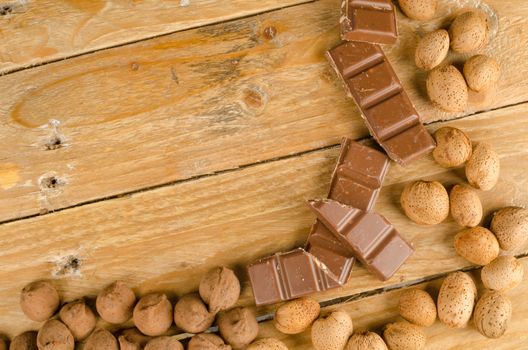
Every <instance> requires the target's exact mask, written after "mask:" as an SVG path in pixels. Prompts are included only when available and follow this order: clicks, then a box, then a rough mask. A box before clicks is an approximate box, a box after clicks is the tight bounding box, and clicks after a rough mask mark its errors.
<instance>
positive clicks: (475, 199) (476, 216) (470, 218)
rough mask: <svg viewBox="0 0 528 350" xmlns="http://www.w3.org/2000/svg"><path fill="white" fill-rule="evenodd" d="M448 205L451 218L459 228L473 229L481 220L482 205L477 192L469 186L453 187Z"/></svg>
mask: <svg viewBox="0 0 528 350" xmlns="http://www.w3.org/2000/svg"><path fill="white" fill-rule="evenodd" d="M449 204H450V207H451V216H452V217H453V219H455V221H456V222H457V223H458V224H459V225H460V226H466V227H475V226H477V225H478V224H479V223H480V221H481V220H482V203H481V202H480V198H479V196H478V194H477V192H476V191H475V190H474V189H472V188H471V187H469V186H466V185H456V186H454V187H453V189H452V190H451V193H450V194H449Z"/></svg>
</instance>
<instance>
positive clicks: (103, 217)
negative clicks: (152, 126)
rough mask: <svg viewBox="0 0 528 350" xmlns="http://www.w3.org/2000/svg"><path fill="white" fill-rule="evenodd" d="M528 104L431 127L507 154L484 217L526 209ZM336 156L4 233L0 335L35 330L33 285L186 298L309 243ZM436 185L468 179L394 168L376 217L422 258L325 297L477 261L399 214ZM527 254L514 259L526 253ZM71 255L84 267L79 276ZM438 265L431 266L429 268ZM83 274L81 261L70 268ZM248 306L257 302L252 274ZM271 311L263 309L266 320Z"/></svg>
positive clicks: (70, 293) (359, 275) (199, 183)
mask: <svg viewBox="0 0 528 350" xmlns="http://www.w3.org/2000/svg"><path fill="white" fill-rule="evenodd" d="M527 112H528V104H522V105H519V106H515V107H510V108H504V109H502V110H499V111H493V112H486V113H481V114H478V115H476V116H472V117H468V118H464V119H460V120H456V121H451V122H445V123H435V124H434V125H431V126H429V128H430V130H431V131H433V130H434V129H435V128H437V127H439V126H441V125H453V126H457V127H460V128H462V129H463V130H464V131H466V132H467V133H468V134H469V135H470V137H471V138H472V139H473V140H474V141H479V140H486V141H487V142H490V143H491V144H493V146H494V147H495V148H496V149H497V151H498V153H499V154H500V156H501V166H502V172H501V179H500V182H499V184H498V185H497V186H496V188H494V189H493V190H492V191H489V192H481V193H480V196H481V199H482V201H483V204H484V209H485V212H486V213H487V214H489V213H491V212H492V211H494V210H496V209H498V208H500V207H503V206H506V205H528V178H527V177H526V176H525V172H526V169H527V168H528V138H527V137H526V133H527V132H528V119H526V118H525V117H524V116H525V115H526V113H527ZM337 153H338V149H337V148H336V147H333V148H330V149H327V150H319V151H314V152H311V153H309V154H305V155H302V156H297V157H292V158H290V159H283V160H278V161H272V162H267V163H265V164H260V165H255V166H251V167H247V168H245V169H241V170H238V171H231V172H227V173H224V174H220V175H216V176H210V177H206V178H202V179H199V180H195V181H189V182H184V183H179V184H174V185H172V186H167V187H163V188H159V189H155V190H151V191H146V192H142V193H137V194H134V195H131V196H125V197H122V198H117V199H112V200H107V201H101V202H97V203H93V204H89V205H85V206H80V207H77V208H72V209H68V210H64V211H60V212H57V213H52V214H50V215H44V216H38V217H35V218H31V219H27V220H21V221H17V222H12V223H8V224H3V225H0V251H1V252H2V254H1V255H0V266H2V270H1V271H0V314H1V315H3V317H1V318H0V329H1V330H4V331H6V332H8V333H9V334H14V333H17V332H19V331H21V330H24V329H27V328H28V327H35V326H36V325H34V324H32V323H30V322H28V321H27V320H26V319H25V318H24V317H23V316H22V314H21V311H20V309H19V307H18V292H19V290H20V289H21V288H22V286H23V285H24V284H26V283H28V282H29V281H32V280H35V279H42V278H46V277H49V278H56V281H55V283H57V285H58V287H59V288H60V290H61V293H62V294H63V295H64V297H65V299H66V300H69V299H72V298H75V297H80V296H94V295H95V294H96V293H97V292H98V291H99V290H100V289H101V288H102V287H103V286H104V285H106V284H108V283H109V282H111V281H113V280H115V279H124V280H126V281H127V282H129V283H130V284H131V285H132V286H134V287H135V288H136V290H137V292H138V293H141V294H142V293H146V292H148V291H153V290H163V291H167V292H169V293H170V294H171V295H181V294H183V293H186V292H189V291H192V290H194V289H195V288H196V287H197V284H198V282H199V279H200V277H201V276H202V275H203V274H204V273H205V272H206V271H207V270H209V269H210V268H212V267H214V266H217V265H228V266H232V267H235V268H237V269H238V272H239V273H240V275H241V276H244V266H245V264H247V263H249V262H251V261H253V260H254V259H256V258H258V257H262V256H265V255H267V254H271V253H274V252H276V251H281V250H284V251H285V250H288V249H291V248H293V247H296V246H299V245H302V244H303V243H304V241H305V239H306V236H307V233H308V230H309V227H310V225H311V223H312V222H313V216H312V215H311V213H310V212H309V210H308V209H307V207H306V205H305V204H304V201H305V200H306V199H309V198H316V197H321V196H324V195H325V193H326V190H327V187H328V182H329V180H330V179H329V177H330V173H331V170H332V168H333V166H334V163H335V158H336V156H337ZM419 178H424V179H436V180H439V181H442V182H443V183H444V184H445V185H447V186H450V185H452V184H455V183H459V182H462V181H464V176H463V171H462V170H461V169H458V170H446V169H443V168H440V167H439V166H437V165H436V164H435V163H434V162H433V160H432V159H431V158H427V159H425V160H423V161H420V162H418V163H416V164H414V165H412V166H411V167H409V168H405V169H404V168H402V167H400V166H397V165H393V166H392V168H391V170H390V172H389V174H388V178H387V180H386V182H385V187H384V188H383V190H382V191H381V195H380V199H379V202H378V204H377V207H376V210H377V211H378V212H380V213H381V214H383V215H385V216H386V217H387V218H388V219H389V220H390V221H391V222H392V223H394V224H395V225H396V227H397V228H398V230H399V231H400V232H401V233H402V234H403V235H404V236H405V237H406V238H408V239H409V240H411V241H412V242H413V244H414V246H415V248H416V252H415V254H414V256H413V257H412V258H411V259H410V260H409V261H408V263H407V264H406V265H405V266H404V267H403V268H402V269H401V270H400V271H399V272H398V273H397V274H396V276H395V277H393V278H392V279H391V280H389V281H387V282H385V283H383V282H380V281H378V280H377V279H375V278H373V277H372V276H371V275H370V274H369V273H367V272H366V271H365V270H364V269H363V268H362V267H360V266H358V267H357V268H355V270H354V272H353V274H352V277H351V280H350V282H349V283H348V284H347V285H346V286H345V287H343V288H339V289H336V290H333V291H329V292H326V293H323V294H319V295H317V298H319V300H322V301H323V300H332V299H335V298H341V297H346V296H349V295H354V294H357V293H360V292H364V291H369V290H373V289H376V288H384V287H387V286H394V285H395V284H398V283H406V282H409V281H413V280H417V279H420V278H424V277H426V276H430V275H434V274H438V273H445V272H449V271H453V270H457V269H460V268H464V267H467V266H469V265H470V264H469V263H468V262H467V261H465V260H464V259H462V258H460V257H459V256H457V254H456V253H455V251H454V249H453V246H452V240H453V237H454V235H455V234H456V232H457V231H458V230H459V229H460V228H459V227H458V226H457V225H456V224H455V223H454V222H453V221H452V220H451V219H449V220H447V221H446V222H444V223H442V224H440V225H437V226H434V227H427V228H424V227H423V226H418V225H415V224H413V223H411V222H410V221H409V220H408V219H407V218H406V217H405V216H404V215H403V213H402V211H401V209H400V207H399V195H400V193H401V190H402V188H403V186H404V184H405V183H406V182H407V181H411V180H413V179H419ZM527 252H528V246H527V247H523V248H522V249H520V250H519V251H518V252H517V253H519V254H520V253H527ZM71 258H75V259H77V260H78V261H79V262H80V263H79V264H78V265H79V266H78V267H75V266H74V267H72V264H71ZM436 261H437V262H441V263H432V262H436ZM73 265H75V264H73ZM243 280H244V290H243V296H242V299H241V303H242V304H246V305H249V304H252V303H253V301H252V296H251V290H250V288H249V286H248V284H247V279H246V278H245V277H244V278H243ZM267 311H269V309H266V308H263V309H261V310H260V311H259V312H261V313H263V312H267Z"/></svg>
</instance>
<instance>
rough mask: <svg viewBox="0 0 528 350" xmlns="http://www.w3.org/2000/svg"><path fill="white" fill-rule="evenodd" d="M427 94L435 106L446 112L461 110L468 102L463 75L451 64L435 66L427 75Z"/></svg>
mask: <svg viewBox="0 0 528 350" xmlns="http://www.w3.org/2000/svg"><path fill="white" fill-rule="evenodd" d="M425 85H426V88H427V95H428V96H429V98H430V99H431V102H433V104H434V105H435V106H437V107H440V108H442V109H443V110H446V111H448V112H462V111H464V109H465V108H466V106H467V102H468V88H467V85H466V81H465V80H464V76H462V73H460V72H459V70H458V69H456V68H455V67H454V66H452V65H442V66H439V67H436V68H435V69H433V70H432V71H430V72H429V74H428V75H427V79H426V82H425Z"/></svg>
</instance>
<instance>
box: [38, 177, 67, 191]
mask: <svg viewBox="0 0 528 350" xmlns="http://www.w3.org/2000/svg"><path fill="white" fill-rule="evenodd" d="M60 185H62V182H61V181H60V180H59V179H57V178H56V177H55V176H50V177H45V178H43V179H42V180H40V188H43V189H54V188H57V187H58V186H60Z"/></svg>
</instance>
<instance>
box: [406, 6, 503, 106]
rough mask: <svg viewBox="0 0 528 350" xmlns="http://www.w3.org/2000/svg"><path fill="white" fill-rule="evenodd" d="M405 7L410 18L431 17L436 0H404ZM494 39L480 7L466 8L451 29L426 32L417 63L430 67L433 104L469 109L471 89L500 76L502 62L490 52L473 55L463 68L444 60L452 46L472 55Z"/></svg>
mask: <svg viewBox="0 0 528 350" xmlns="http://www.w3.org/2000/svg"><path fill="white" fill-rule="evenodd" d="M399 3H400V7H401V9H402V11H403V12H404V13H405V14H406V15H407V16H408V17H410V18H413V19H417V20H422V21H424V20H428V19H431V18H433V17H434V15H435V11H436V7H437V1H436V0H407V1H400V2H399ZM489 39H490V20H489V18H488V16H487V14H486V13H484V12H483V11H481V10H478V9H471V10H468V9H466V10H463V12H461V13H460V14H459V15H458V16H457V17H456V18H455V19H454V20H453V22H452V23H451V25H450V26H449V28H447V29H437V30H435V31H433V32H430V33H427V34H426V35H424V36H423V37H422V38H421V39H420V41H419V43H418V45H417V47H416V51H415V55H414V60H415V63H416V66H417V67H418V68H420V69H422V70H426V71H429V73H428V76H427V79H426V88H427V94H428V95H429V98H430V100H431V102H433V104H434V105H435V106H437V107H439V108H441V109H443V110H445V111H447V112H462V111H464V110H465V109H466V106H467V104H468V98H469V90H468V89H470V90H473V91H476V92H480V91H486V90H488V89H490V88H491V87H492V86H493V85H494V84H496V83H497V81H498V80H499V77H500V65H499V63H498V62H497V61H496V60H495V59H493V58H491V57H488V56H486V55H483V54H476V55H474V56H471V57H470V58H469V59H468V60H467V61H466V62H465V64H464V67H463V69H462V72H461V71H460V70H459V69H457V68H456V67H455V66H453V65H451V64H447V63H444V61H445V59H446V57H447V55H448V53H449V49H451V50H453V51H454V52H456V53H459V54H463V55H472V54H475V53H478V52H479V51H480V50H482V49H484V48H485V47H486V46H487V44H488V42H489Z"/></svg>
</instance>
